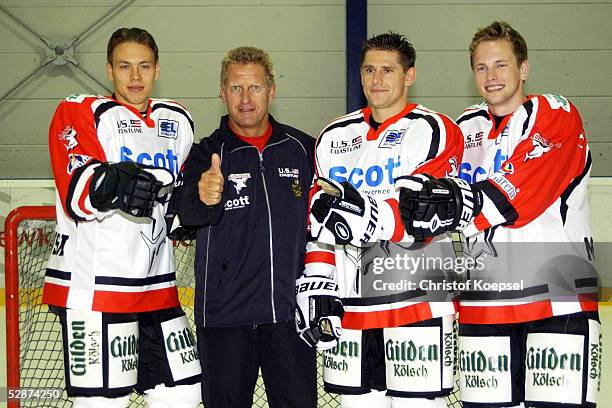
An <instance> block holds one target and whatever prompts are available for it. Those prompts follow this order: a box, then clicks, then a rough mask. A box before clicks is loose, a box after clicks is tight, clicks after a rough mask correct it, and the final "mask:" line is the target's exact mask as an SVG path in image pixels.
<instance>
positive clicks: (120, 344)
mask: <svg viewBox="0 0 612 408" xmlns="http://www.w3.org/2000/svg"><path fill="white" fill-rule="evenodd" d="M107 327H108V329H107V330H108V387H109V388H122V387H129V386H133V385H136V380H137V377H138V375H137V374H138V322H128V323H110V324H109V325H108V326H107Z"/></svg>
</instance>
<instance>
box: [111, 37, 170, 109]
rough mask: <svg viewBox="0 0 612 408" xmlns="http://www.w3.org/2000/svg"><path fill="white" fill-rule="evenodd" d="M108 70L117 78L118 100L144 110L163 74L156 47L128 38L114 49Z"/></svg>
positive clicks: (115, 85) (114, 83) (112, 77)
mask: <svg viewBox="0 0 612 408" xmlns="http://www.w3.org/2000/svg"><path fill="white" fill-rule="evenodd" d="M106 74H107V75H108V79H110V80H111V81H113V86H114V88H115V97H116V98H117V100H118V101H119V102H121V103H124V104H126V105H129V106H132V107H134V108H136V109H138V111H139V112H143V111H144V110H146V108H147V103H148V101H149V96H150V95H151V92H152V91H153V83H154V82H155V80H156V79H157V77H158V76H159V61H158V62H155V54H154V53H153V50H152V49H150V48H149V47H147V46H146V45H143V44H139V43H135V42H124V43H121V44H119V45H117V46H116V47H115V49H114V50H113V54H112V64H109V63H106Z"/></svg>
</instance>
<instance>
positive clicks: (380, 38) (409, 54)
mask: <svg viewBox="0 0 612 408" xmlns="http://www.w3.org/2000/svg"><path fill="white" fill-rule="evenodd" d="M370 50H378V51H397V52H399V56H400V58H399V60H400V64H402V67H403V68H404V71H407V70H408V68H412V67H414V61H415V60H416V51H415V50H414V47H413V46H412V44H410V43H409V42H408V40H407V39H406V37H404V36H403V35H401V34H398V33H394V32H393V31H389V32H388V33H384V34H379V35H375V36H374V37H372V38H370V39H369V40H366V41H364V43H363V46H362V47H361V61H360V63H359V65H363V60H364V59H365V55H366V53H367V52H368V51H370Z"/></svg>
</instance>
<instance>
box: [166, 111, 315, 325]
mask: <svg viewBox="0 0 612 408" xmlns="http://www.w3.org/2000/svg"><path fill="white" fill-rule="evenodd" d="M270 123H271V124H272V135H271V136H270V139H269V140H268V143H267V144H266V146H265V148H264V149H263V151H262V152H261V154H260V152H259V150H258V149H257V148H256V147H254V146H252V145H249V144H247V143H245V142H243V141H242V140H240V139H239V138H238V137H236V136H235V135H234V134H233V132H232V131H231V130H230V128H229V127H228V116H224V117H222V118H221V124H220V126H219V129H217V130H215V131H214V132H213V133H212V135H211V136H210V137H208V138H204V139H202V140H201V141H200V143H199V144H196V145H194V146H193V148H192V150H191V152H190V153H189V156H188V157H187V161H186V162H185V167H184V170H183V180H184V184H183V186H181V187H180V188H178V189H177V190H175V193H174V194H173V199H175V200H176V201H175V208H176V212H177V213H178V215H179V216H180V220H181V224H182V225H183V226H187V227H198V231H197V240H196V258H195V274H196V288H195V291H196V299H195V322H196V324H197V325H204V326H207V327H234V326H244V325H257V324H266V323H276V322H282V321H289V320H293V319H294V310H295V289H294V287H295V280H296V278H297V277H298V276H299V275H300V274H301V273H302V271H303V269H304V250H305V246H306V219H307V211H308V194H309V189H310V185H311V182H312V179H313V174H314V139H313V138H311V137H310V136H308V135H307V134H305V133H303V132H301V131H299V130H297V129H294V128H292V127H290V126H287V125H284V124H281V123H278V122H276V121H275V120H274V119H273V118H272V117H271V116H270ZM213 153H218V154H219V156H220V157H221V171H222V173H223V177H224V179H225V183H224V186H223V198H222V200H221V203H219V204H218V205H216V206H206V205H205V204H204V203H202V202H201V201H200V199H199V195H198V187H197V183H198V181H199V179H200V175H201V174H202V172H204V171H206V170H208V169H209V168H210V164H211V155H212V154H213Z"/></svg>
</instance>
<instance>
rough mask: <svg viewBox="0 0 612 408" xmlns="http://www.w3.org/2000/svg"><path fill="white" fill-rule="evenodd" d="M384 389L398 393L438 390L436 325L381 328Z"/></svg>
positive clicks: (437, 329) (439, 386)
mask: <svg viewBox="0 0 612 408" xmlns="http://www.w3.org/2000/svg"><path fill="white" fill-rule="evenodd" d="M383 333H384V339H385V369H386V370H385V371H386V379H387V388H388V389H389V390H393V391H400V392H423V391H430V392H435V391H440V390H441V389H442V371H441V365H440V359H441V358H442V356H441V348H440V328H439V327H410V328H408V327H393V328H386V329H383Z"/></svg>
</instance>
